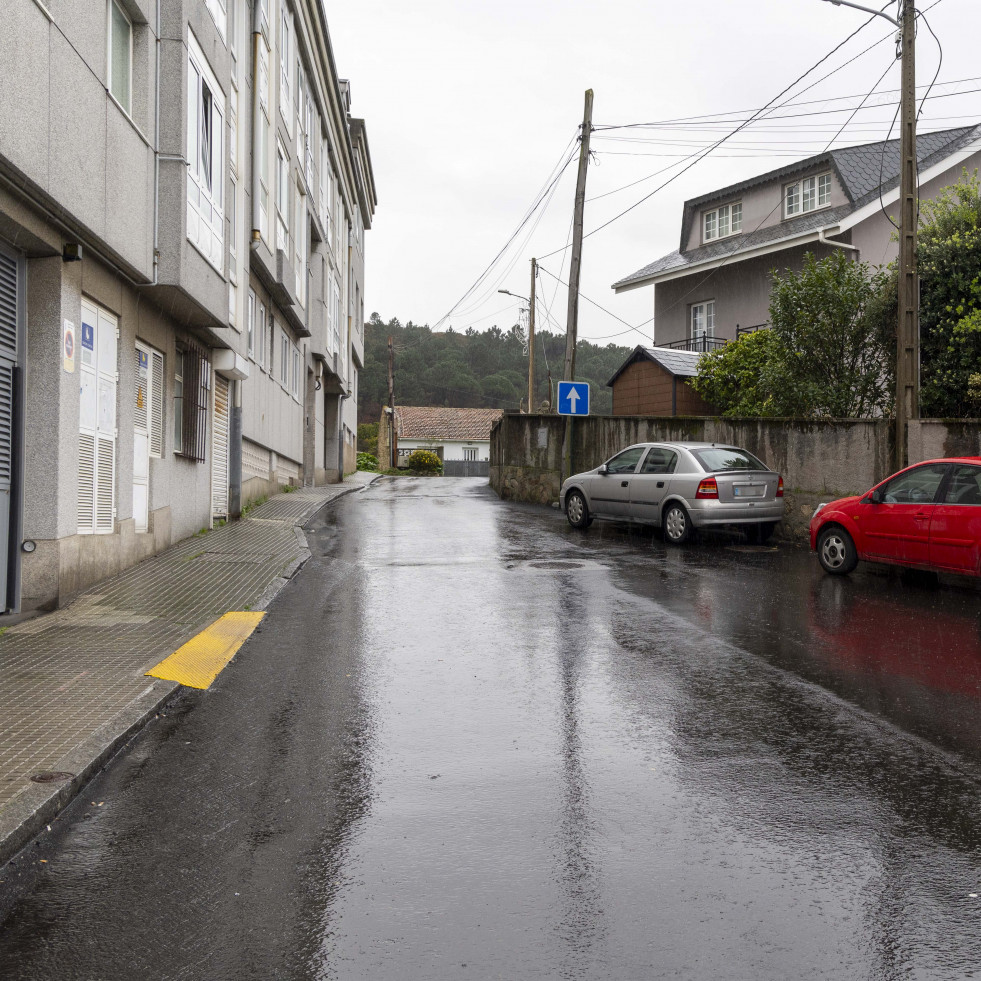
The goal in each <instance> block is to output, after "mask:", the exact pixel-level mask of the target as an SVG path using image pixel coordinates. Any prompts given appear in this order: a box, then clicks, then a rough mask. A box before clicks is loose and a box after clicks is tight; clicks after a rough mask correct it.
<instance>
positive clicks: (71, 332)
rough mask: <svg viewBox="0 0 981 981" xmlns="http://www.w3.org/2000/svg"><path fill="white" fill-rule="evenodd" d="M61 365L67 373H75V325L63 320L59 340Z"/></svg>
mask: <svg viewBox="0 0 981 981" xmlns="http://www.w3.org/2000/svg"><path fill="white" fill-rule="evenodd" d="M61 352H62V365H63V367H64V369H65V371H67V372H68V374H70V375H73V374H75V325H74V324H73V323H72V322H71V321H70V320H66V321H65V330H64V334H63V336H62V342H61Z"/></svg>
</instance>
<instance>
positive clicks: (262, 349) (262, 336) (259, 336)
mask: <svg viewBox="0 0 981 981" xmlns="http://www.w3.org/2000/svg"><path fill="white" fill-rule="evenodd" d="M256 326H257V327H258V331H257V332H256V341H257V342H258V345H259V367H260V368H263V369H265V367H266V346H267V343H266V305H265V304H264V303H263V302H262V300H259V319H258V323H257V325H256Z"/></svg>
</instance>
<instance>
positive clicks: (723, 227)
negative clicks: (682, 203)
mask: <svg viewBox="0 0 981 981" xmlns="http://www.w3.org/2000/svg"><path fill="white" fill-rule="evenodd" d="M742 230H743V206H742V202H741V201H737V202H736V203H735V204H724V205H722V207H721V208H714V209H713V210H712V211H705V212H703V213H702V241H703V242H711V241H712V240H713V239H717V238H725V237H726V236H727V235H738V234H739V233H740V232H741V231H742Z"/></svg>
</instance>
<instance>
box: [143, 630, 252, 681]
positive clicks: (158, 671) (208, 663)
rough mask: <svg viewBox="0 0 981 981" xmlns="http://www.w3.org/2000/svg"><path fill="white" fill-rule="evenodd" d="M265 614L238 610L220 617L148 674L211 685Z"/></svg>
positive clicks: (154, 676) (167, 679)
mask: <svg viewBox="0 0 981 981" xmlns="http://www.w3.org/2000/svg"><path fill="white" fill-rule="evenodd" d="M265 615H266V614H265V613H251V612H236V613H226V614H225V615H224V616H222V617H219V618H218V619H217V620H215V622H214V623H213V624H211V626H210V627H205V629H204V630H202V631H201V633H199V634H198V635H197V636H195V637H192V638H191V639H190V640H189V641H188V642H187V643H186V644H185V645H184V646H183V647H180V648H178V649H177V650H176V651H174V653H173V654H171V655H170V657H165V658H164V659H163V660H162V661H161V662H160V663H159V664H157V665H156V666H155V667H152V668H151V669H150V670H149V671H147V674H148V675H149V676H150V677H152V678H162V679H163V680H164V681H176V682H177V683H178V684H180V685H187V687H188V688H208V687H209V686H210V685H211V682H212V681H214V680H215V678H217V677H218V673H219V672H220V671H221V669H222V668H224V667H225V665H226V664H228V662H229V661H230V660H231V659H232V658H233V657H234V656H235V654H236V652H237V651H238V649H239V648H240V647H241V646H242V645H243V644H244V643H245V642H246V641H247V640H248V639H249V635H250V634H251V633H252V631H253V630H255V628H256V627H258V626H259V621H260V620H261V619H262V618H263V617H264V616H265Z"/></svg>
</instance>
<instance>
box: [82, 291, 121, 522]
mask: <svg viewBox="0 0 981 981" xmlns="http://www.w3.org/2000/svg"><path fill="white" fill-rule="evenodd" d="M81 333H82V338H81V339H82V343H81V347H80V358H79V388H80V400H79V421H78V422H79V425H78V433H79V436H78V448H79V453H78V531H79V534H81V535H91V534H111V533H112V532H113V530H114V529H115V519H116V497H115V494H116V381H117V375H116V340H117V338H116V334H117V322H116V318H115V317H114V316H113V315H112V314H110V313H108V312H106V311H105V310H100V309H99V308H98V307H96V306H95V305H94V304H92V303H89V302H88V301H87V300H85V301H83V302H82V332H81Z"/></svg>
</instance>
